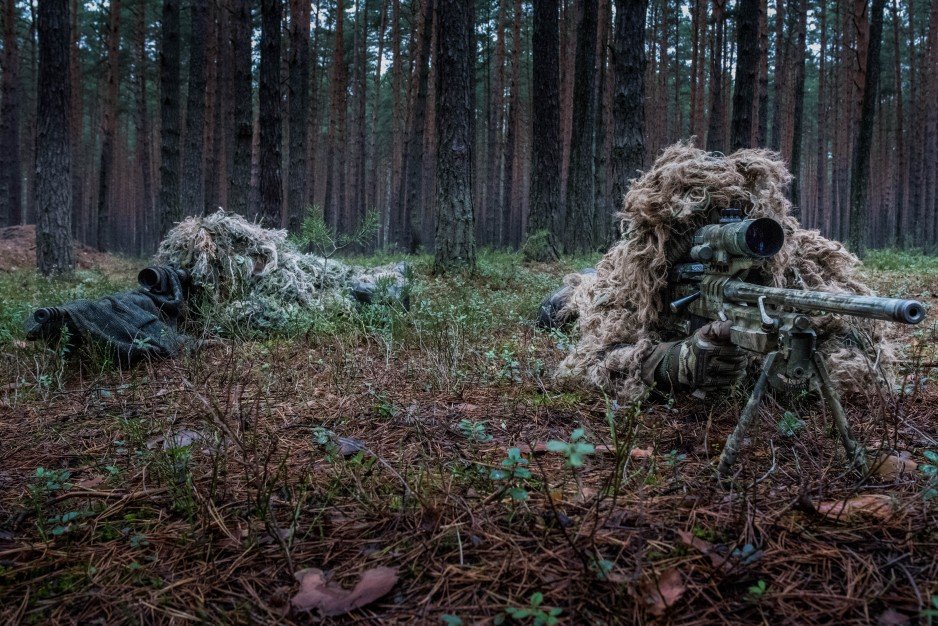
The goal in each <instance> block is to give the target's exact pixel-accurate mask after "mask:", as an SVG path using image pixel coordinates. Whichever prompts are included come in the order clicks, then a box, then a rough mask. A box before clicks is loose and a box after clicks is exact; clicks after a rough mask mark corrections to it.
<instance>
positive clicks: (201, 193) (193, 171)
mask: <svg viewBox="0 0 938 626" xmlns="http://www.w3.org/2000/svg"><path fill="white" fill-rule="evenodd" d="M191 14H192V29H191V30H190V32H189V87H188V92H187V95H186V134H185V149H184V150H183V163H182V167H183V170H182V171H183V172H185V176H183V178H182V181H181V183H182V189H181V192H182V196H181V200H180V202H181V204H182V210H183V213H184V214H185V215H202V214H203V213H204V212H205V170H204V168H203V155H204V149H205V147H204V142H205V66H206V62H205V59H206V56H205V48H206V43H207V41H208V0H191ZM278 32H279V31H278Z"/></svg>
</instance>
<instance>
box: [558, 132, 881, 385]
mask: <svg viewBox="0 0 938 626" xmlns="http://www.w3.org/2000/svg"><path fill="white" fill-rule="evenodd" d="M790 181H791V175H790V174H789V173H788V171H787V169H786V168H785V165H784V163H783V162H782V161H781V159H780V157H779V155H778V154H776V153H774V152H769V151H766V150H740V151H738V152H736V153H734V154H732V155H730V156H723V155H719V154H711V153H707V152H705V151H703V150H700V149H697V148H695V147H693V146H692V145H689V144H684V143H679V144H675V145H673V146H671V147H669V148H667V149H666V150H664V152H663V153H662V154H661V156H660V157H659V158H658V159H657V161H655V164H654V166H653V167H652V168H651V169H650V170H649V171H648V172H646V173H645V174H643V175H642V176H641V177H639V178H638V179H637V180H635V181H634V182H633V184H632V187H631V189H630V190H629V192H628V194H627V195H626V197H625V205H624V207H623V210H622V213H620V214H619V217H620V219H621V220H622V223H623V230H624V231H625V232H626V234H625V236H624V237H623V238H622V239H621V240H620V241H618V242H617V243H616V244H614V245H613V246H612V248H610V250H609V251H608V252H607V253H606V255H605V256H604V257H603V258H602V260H601V261H600V262H599V264H598V265H597V266H596V273H595V274H592V275H584V274H572V275H569V276H567V278H566V281H565V282H566V283H567V285H568V286H570V287H572V289H573V293H572V295H571V297H570V299H569V300H568V302H567V304H566V306H565V307H564V311H563V312H562V313H563V314H565V315H567V316H569V317H571V318H572V317H576V318H577V322H576V330H577V331H578V336H579V340H578V342H577V344H576V346H575V347H574V349H573V350H572V351H571V352H570V354H569V355H568V356H567V357H566V358H565V359H564V360H563V362H562V363H561V365H560V368H559V370H558V376H560V377H565V378H579V379H585V380H586V381H588V382H590V383H592V384H594V385H596V386H598V387H601V388H603V389H605V390H606V391H608V392H610V393H615V394H616V395H618V397H619V398H620V399H621V400H623V401H628V400H632V399H636V398H640V397H642V396H643V395H644V394H645V393H646V392H647V386H646V384H645V382H643V379H642V366H643V364H644V363H645V361H646V360H647V359H648V358H649V356H650V355H651V354H652V352H653V351H654V349H655V346H656V345H657V344H658V343H660V342H662V341H669V340H670V341H673V340H675V339H681V338H682V337H679V336H675V335H674V332H673V331H672V330H671V329H670V325H669V324H668V323H667V322H668V316H667V315H666V314H665V311H666V310H667V305H668V302H667V298H668V273H669V270H670V269H671V267H672V266H673V265H674V264H675V263H677V262H680V261H681V260H682V258H683V257H684V255H685V254H686V252H687V250H688V249H689V241H690V238H691V237H692V236H693V234H694V232H695V231H696V230H697V229H698V228H699V227H700V226H703V225H704V224H706V223H707V213H708V211H705V210H702V209H705V208H710V207H719V208H725V207H731V206H732V207H735V208H740V209H742V210H743V211H744V212H745V213H746V215H748V216H750V217H763V216H765V217H772V218H775V219H776V220H778V221H779V222H780V223H781V224H782V226H783V228H784V229H785V235H786V241H785V245H784V247H783V248H782V250H781V251H780V252H779V253H778V254H777V255H776V256H775V257H774V258H773V259H772V260H771V261H770V264H769V267H768V271H769V273H770V274H771V284H772V285H773V286H777V287H789V288H798V289H812V290H818V291H828V292H851V293H855V294H870V293H871V291H870V289H869V288H868V287H867V286H866V285H864V284H863V283H861V282H859V281H858V280H857V278H856V277H855V276H854V270H855V268H856V267H857V265H858V264H859V261H858V259H857V258H856V257H855V256H853V255H852V254H850V253H849V252H848V251H847V250H846V249H844V247H843V246H842V245H841V244H839V243H837V242H835V241H830V240H829V239H825V238H824V237H822V236H821V235H820V234H819V233H818V232H817V231H815V230H811V231H809V230H804V229H803V228H801V225H800V224H799V223H798V221H797V220H796V219H795V218H794V217H792V216H791V215H790V211H791V203H790V202H789V201H788V199H787V198H786V197H785V194H784V189H785V187H786V186H787V185H788V184H789V182H790ZM817 320H818V322H819V323H818V329H819V331H820V334H821V336H820V346H821V350H822V351H823V353H824V354H825V355H826V358H827V362H828V366H829V369H830V370H831V373H832V376H833V378H834V379H835V381H837V383H838V384H839V385H840V386H841V388H844V387H847V388H850V387H852V386H853V385H864V386H868V385H869V383H870V381H871V380H872V379H874V378H876V373H875V370H880V371H882V372H883V373H885V374H886V377H887V380H891V378H890V371H891V365H892V363H893V361H894V356H893V350H892V346H891V344H890V343H889V342H887V341H884V338H883V326H884V325H883V324H882V323H880V322H873V321H870V320H859V319H854V318H837V317H834V316H831V315H825V316H823V317H821V318H817ZM867 388H869V387H867Z"/></svg>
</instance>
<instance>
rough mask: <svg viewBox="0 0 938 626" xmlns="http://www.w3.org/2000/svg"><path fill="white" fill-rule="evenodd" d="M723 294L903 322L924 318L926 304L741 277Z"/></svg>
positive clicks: (731, 298) (908, 322) (730, 282)
mask: <svg viewBox="0 0 938 626" xmlns="http://www.w3.org/2000/svg"><path fill="white" fill-rule="evenodd" d="M723 295H724V296H725V297H727V298H729V299H730V300H736V301H738V302H748V303H753V304H754V303H756V302H758V301H759V298H761V297H765V300H766V302H769V303H771V304H774V305H776V306H786V307H793V308H797V309H806V310H810V311H824V312H826V313H839V314H841V315H854V316H857V317H866V318H870V319H877V320H886V321H888V322H900V323H903V324H918V323H919V322H921V321H922V320H923V319H925V307H924V305H922V303H921V302H918V301H917V300H903V299H900V298H880V297H877V296H855V295H852V294H846V293H827V292H823V291H802V290H799V289H781V288H778V287H763V286H761V285H753V284H751V283H747V282H744V281H741V280H731V281H728V282H727V283H726V285H725V286H724V289H723Z"/></svg>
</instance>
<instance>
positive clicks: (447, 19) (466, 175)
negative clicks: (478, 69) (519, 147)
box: [433, 0, 476, 273]
mask: <svg viewBox="0 0 938 626" xmlns="http://www.w3.org/2000/svg"><path fill="white" fill-rule="evenodd" d="M470 1H471V0H439V37H438V40H439V41H438V46H437V50H436V52H437V55H436V58H437V61H438V63H439V90H438V91H437V111H438V112H445V114H442V115H439V116H438V117H437V119H438V121H439V123H438V126H437V133H438V141H437V146H438V152H437V228H436V257H435V260H434V264H433V266H434V270H435V271H436V272H441V273H442V272H447V271H451V270H455V269H468V270H470V271H473V270H475V264H476V249H475V223H474V218H473V215H472V152H471V145H472V138H471V135H472V122H471V119H472V110H471V108H470V95H469V92H470V89H471V86H472V70H471V68H472V54H471V46H470V43H469V33H470V32H471V31H470V23H471V22H470V17H469V16H470V8H469V2H470Z"/></svg>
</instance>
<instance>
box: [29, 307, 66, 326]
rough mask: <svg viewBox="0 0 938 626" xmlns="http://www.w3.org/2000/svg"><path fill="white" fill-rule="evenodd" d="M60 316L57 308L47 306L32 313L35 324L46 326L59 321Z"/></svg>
mask: <svg viewBox="0 0 938 626" xmlns="http://www.w3.org/2000/svg"><path fill="white" fill-rule="evenodd" d="M61 317H62V314H61V311H59V309H58V308H56V307H54V306H47V307H43V308H41V309H36V310H35V311H33V320H35V322H36V323H37V324H48V323H49V322H52V321H55V320H58V319H61Z"/></svg>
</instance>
